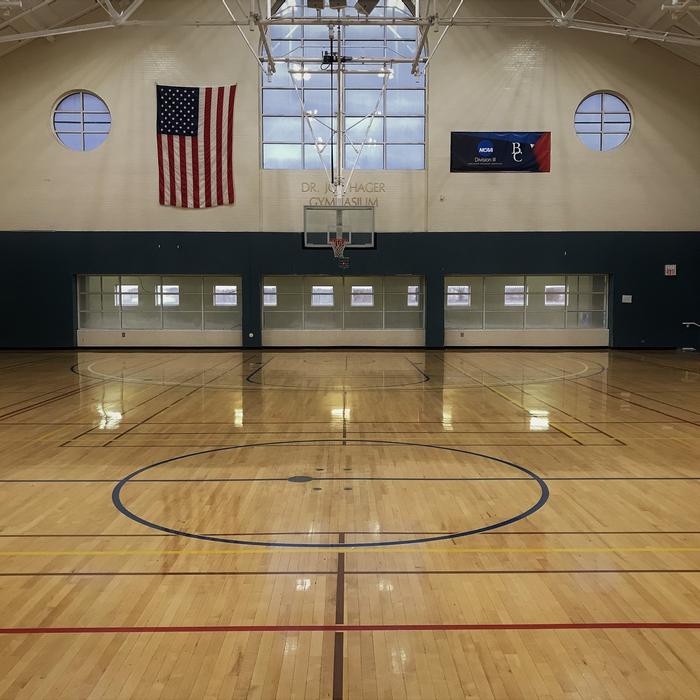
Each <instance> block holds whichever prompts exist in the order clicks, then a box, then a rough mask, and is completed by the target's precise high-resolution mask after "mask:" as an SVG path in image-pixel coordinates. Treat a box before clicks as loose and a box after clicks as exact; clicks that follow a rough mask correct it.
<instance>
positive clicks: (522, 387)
mask: <svg viewBox="0 0 700 700" xmlns="http://www.w3.org/2000/svg"><path fill="white" fill-rule="evenodd" d="M443 361H444V360H443ZM444 362H445V365H446V366H448V367H453V369H456V370H458V371H461V372H462V373H463V374H467V373H466V372H463V371H462V370H461V369H460V368H459V367H454V366H453V365H449V364H448V363H447V362H446V361H444ZM584 364H585V363H584ZM596 364H598V363H596ZM598 366H599V367H601V370H600V372H597V373H595V374H589V375H585V376H583V377H573V376H572V377H571V378H568V379H567V378H566V377H561V378H560V379H559V381H568V382H571V383H574V384H575V383H576V382H577V380H578V379H588V378H590V377H593V376H596V374H602V373H603V372H604V371H605V368H604V367H602V366H601V365H598ZM488 374H491V376H493V377H496V378H497V379H498V375H496V374H492V373H490V372H489V373H488ZM467 376H469V377H470V376H471V375H469V374H467ZM538 383H545V382H529V383H528V384H514V383H513V384H506V385H505V386H510V387H512V388H514V389H516V390H520V391H521V392H522V393H523V394H526V395H527V396H530V397H532V398H533V399H536V400H537V401H539V402H540V403H543V404H544V405H545V406H548V407H549V408H551V409H553V410H555V411H558V412H559V413H562V414H563V415H565V416H567V417H569V418H572V419H573V420H574V421H576V422H577V423H580V424H581V425H585V426H586V427H587V428H593V430H594V431H596V432H597V433H600V434H601V435H604V436H605V437H607V438H610V439H611V440H614V441H615V442H616V443H617V445H619V446H622V447H626V446H627V444H626V443H625V442H624V441H623V440H620V438H616V437H614V436H612V435H609V434H608V433H606V432H605V431H604V430H600V429H599V428H596V427H595V426H593V425H591V424H590V423H588V422H586V421H585V420H582V419H581V418H577V417H576V416H574V415H572V414H571V413H568V412H567V411H565V410H564V409H562V408H559V407H558V406H555V405H554V404H552V403H550V402H548V401H545V400H544V399H541V398H539V397H538V396H535V395H534V394H532V393H530V392H529V391H526V390H525V386H527V385H534V384H538ZM582 386H585V385H582ZM484 387H486V388H487V389H492V387H490V386H489V385H487V384H484ZM492 390H493V389H492ZM494 393H496V394H497V395H498V396H500V397H501V398H505V399H506V400H507V401H509V402H510V403H512V404H513V405H514V406H516V407H518V408H520V409H521V410H523V411H527V409H526V408H525V407H524V406H522V405H518V403H517V402H516V401H514V400H513V399H511V398H510V397H509V396H505V395H501V394H500V393H498V392H494ZM554 427H555V428H556V426H554ZM559 432H561V433H562V434H563V435H566V433H564V432H563V431H561V430H560V431H559ZM570 437H571V439H572V440H573V441H574V442H575V443H576V444H577V445H579V446H580V447H602V445H591V444H589V443H583V442H581V441H580V440H579V439H578V438H576V437H574V436H570ZM610 447H613V445H610Z"/></svg>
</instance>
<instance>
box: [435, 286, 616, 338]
mask: <svg viewBox="0 0 700 700" xmlns="http://www.w3.org/2000/svg"><path fill="white" fill-rule="evenodd" d="M607 294H608V287H607V276H606V275H527V276H526V275H507V276H497V275H483V276H466V275H465V276H455V277H447V278H445V328H446V329H448V330H478V329H487V330H495V329H501V330H519V329H548V328H595V329H605V328H607V327H608V314H607ZM467 300H468V303H467Z"/></svg>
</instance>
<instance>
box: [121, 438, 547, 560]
mask: <svg viewBox="0 0 700 700" xmlns="http://www.w3.org/2000/svg"><path fill="white" fill-rule="evenodd" d="M343 442H345V443H349V444H364V445H403V446H407V447H427V448H430V449H432V450H445V451H446V452H459V453H461V454H467V455H472V456H474V457H482V458H483V459H488V460H491V461H493V462H498V463H499V464H505V465H506V466H508V467H512V468H513V469H517V470H518V471H519V472H521V473H523V474H525V475H526V476H528V477H529V478H530V479H531V480H532V481H534V482H535V483H536V484H537V485H538V486H539V488H540V497H539V498H538V499H537V501H536V502H535V503H534V504H533V505H531V506H530V507H529V508H528V509H527V510H524V511H523V512H522V513H518V514H517V515H514V516H512V517H510V518H507V519H505V520H501V521H499V522H497V523H493V524H492V525H484V526H483V527H478V528H475V529H472V530H463V531H462V532H453V533H450V534H447V535H437V536H434V537H418V538H413V539H410V540H390V541H386V540H382V541H378V542H353V543H347V544H317V543H313V544H312V543H298V542H269V541H268V542H262V541H257V540H239V539H232V538H230V537H218V536H216V535H200V534H197V533H196V532H185V531H184V530H176V529H174V528H171V527H166V526H165V525H159V524H158V523H154V522H151V521H150V520H146V519H145V518H142V517H141V516H140V515H137V514H136V513H134V512H133V511H131V510H129V508H127V507H126V506H125V505H124V502H123V501H122V491H123V489H124V487H125V486H126V485H127V484H129V483H130V482H131V481H133V480H134V479H135V478H136V477H137V476H140V475H141V474H143V473H145V472H147V471H149V470H151V469H155V468H157V467H161V466H163V465H164V464H169V463H170V462H177V461H178V460H181V459H187V458H188V457H196V456H198V455H204V454H211V453H213V452H226V451H229V450H243V449H247V448H250V447H271V446H276V445H279V446H284V445H316V444H320V443H323V444H336V445H341V444H342V443H343ZM548 499H549V488H548V486H547V483H546V482H545V480H544V479H543V478H542V477H541V476H538V475H537V474H535V472H533V471H531V470H530V469H528V468H527V467H523V466H521V465H519V464H515V463H514V462H509V461H508V460H505V459H500V458H499V457H491V456H490V455H485V454H481V453H480V452H472V451H471V450H461V449H459V448H457V447H444V446H441V445H440V446H438V445H424V444H422V443H417V442H398V441H394V440H351V439H346V440H342V439H337V440H283V441H280V442H263V443H256V444H252V445H234V446H232V447H215V448H212V449H209V450H201V451H199V452H190V453H189V454H186V455H180V456H179V457H171V458H170V459H164V460H162V461H160V462H156V463H155V464H149V465H148V466H145V467H141V469H137V470H136V471H135V472H132V473H131V474H128V475H127V476H125V477H124V478H123V479H122V480H121V481H120V482H119V483H118V484H117V485H116V486H115V487H114V490H113V491H112V503H114V506H115V507H116V508H117V510H118V511H119V512H120V513H122V514H123V515H125V516H126V517H127V518H129V519H131V520H133V521H134V522H137V523H140V524H141V525H145V526H146V527H150V528H152V529H154V530H160V531H161V532H166V533H168V534H170V535H180V536H182V537H190V538H192V539H195V540H206V541H208V542H222V543H225V544H245V545H253V546H255V547H299V548H306V549H332V548H343V549H344V548H348V547H391V546H397V545H401V544H419V543H423V542H437V541H439V540H453V539H457V538H459V537H467V536H468V535H478V534H479V533H482V532H489V531H490V530H496V529H498V528H501V527H505V526H506V525H512V524H513V523H517V522H518V521H519V520H523V519H525V518H527V517H529V516H530V515H532V514H533V513H536V512H537V511H538V510H539V509H540V508H542V506H543V505H544V504H545V503H546V502H547V500H548Z"/></svg>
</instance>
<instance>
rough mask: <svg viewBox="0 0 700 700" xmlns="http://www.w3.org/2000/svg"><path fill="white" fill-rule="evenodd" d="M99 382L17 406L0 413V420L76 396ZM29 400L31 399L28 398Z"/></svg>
mask: <svg viewBox="0 0 700 700" xmlns="http://www.w3.org/2000/svg"><path fill="white" fill-rule="evenodd" d="M100 384H104V381H102V380H98V381H96V382H95V383H94V384H90V386H85V387H78V388H77V389H73V390H71V391H68V392H66V393H65V394H60V395H59V396H54V397H52V398H49V399H44V400H43V401H37V402H36V403H35V404H32V405H31V406H25V407H24V408H17V409H15V410H14V411H10V412H9V413H3V414H2V415H0V420H5V419H6V418H15V417H16V416H21V415H22V414H24V413H27V412H29V411H33V410H35V409H37V408H43V407H44V406H48V405H50V404H52V403H55V402H56V401H60V400H61V399H66V398H70V397H71V396H76V395H78V394H80V393H82V392H83V391H85V390H86V389H94V388H95V387H96V386H100ZM28 400H29V401H31V399H28Z"/></svg>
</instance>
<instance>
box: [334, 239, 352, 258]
mask: <svg viewBox="0 0 700 700" xmlns="http://www.w3.org/2000/svg"><path fill="white" fill-rule="evenodd" d="M347 244H348V242H347V241H346V240H345V239H344V238H331V248H333V256H334V257H336V258H342V257H343V253H344V252H345V246H346V245H347Z"/></svg>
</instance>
